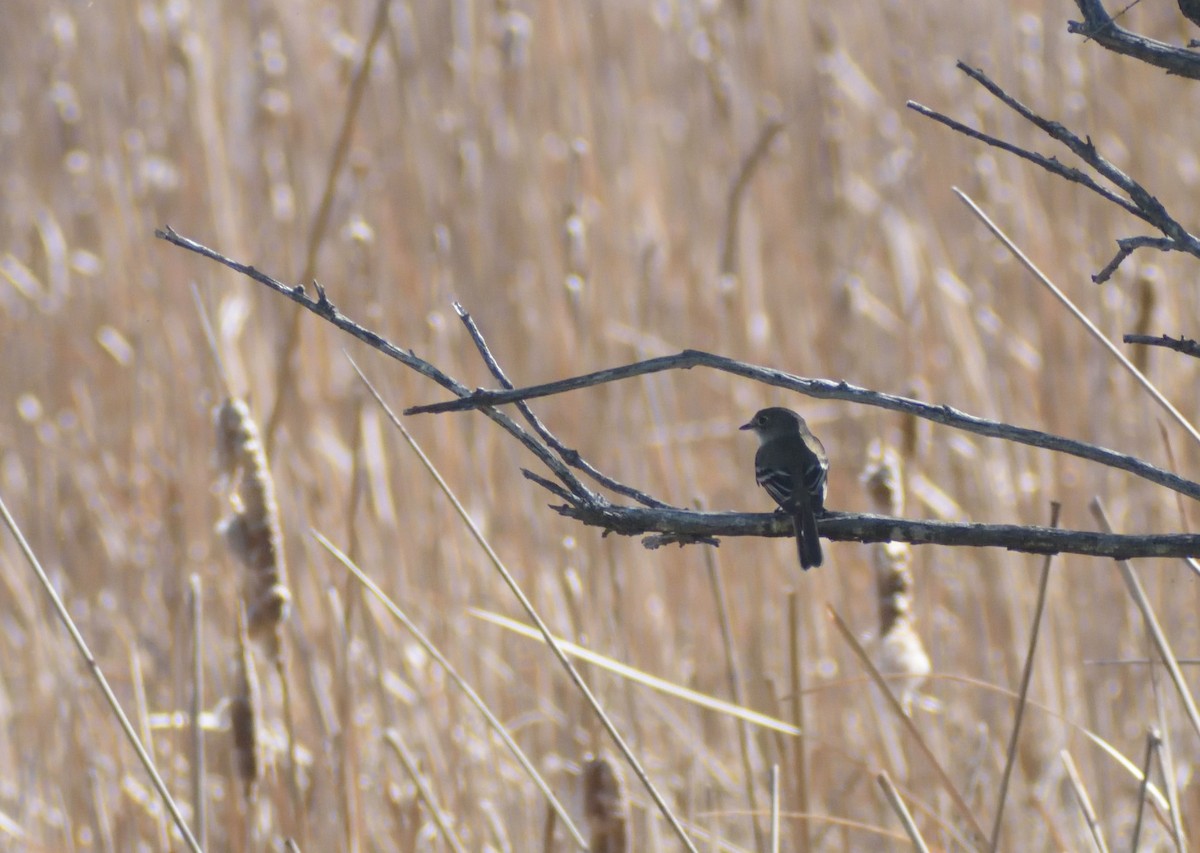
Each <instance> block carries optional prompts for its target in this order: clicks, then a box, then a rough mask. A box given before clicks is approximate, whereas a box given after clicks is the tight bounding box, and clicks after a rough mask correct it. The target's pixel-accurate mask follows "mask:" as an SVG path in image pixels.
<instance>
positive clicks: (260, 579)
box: [216, 398, 292, 659]
mask: <svg viewBox="0 0 1200 853" xmlns="http://www.w3.org/2000/svg"><path fill="white" fill-rule="evenodd" d="M216 428H217V465H218V467H219V468H220V470H221V473H222V474H224V475H225V476H226V477H228V478H229V480H230V485H231V491H230V496H229V502H230V504H231V506H232V507H233V512H232V514H231V515H230V516H229V517H228V518H226V519H225V520H224V521H222V522H221V525H220V528H219V529H220V532H221V534H222V535H223V536H224V537H225V541H226V543H227V544H228V545H229V547H230V549H231V550H232V551H233V553H234V554H236V555H237V557H238V559H240V560H241V562H242V565H243V566H244V567H245V569H246V571H245V573H244V575H243V578H242V600H243V602H244V604H245V608H246V619H247V624H248V628H249V634H250V636H251V637H252V638H254V639H256V640H258V641H260V642H262V643H263V644H264V645H265V646H266V648H267V651H268V653H269V654H270V655H271V656H272V657H273V658H276V659H278V657H279V655H280V653H281V636H280V629H281V627H282V623H283V620H284V619H285V618H286V617H287V613H288V608H289V606H290V604H291V599H292V596H291V593H290V592H288V588H287V567H286V565H285V563H284V559H283V535H282V533H281V530H280V526H279V506H278V504H276V503H275V486H274V483H273V481H272V480H271V471H270V469H269V468H268V467H267V455H266V452H265V451H264V450H263V446H262V442H261V441H260V440H259V437H258V428H257V427H256V426H255V425H254V420H253V418H251V417H250V409H249V407H247V406H246V404H245V403H244V402H243V401H241V400H237V399H233V398H230V399H227V400H225V402H224V403H222V404H221V406H220V407H219V408H218V409H217V412H216Z"/></svg>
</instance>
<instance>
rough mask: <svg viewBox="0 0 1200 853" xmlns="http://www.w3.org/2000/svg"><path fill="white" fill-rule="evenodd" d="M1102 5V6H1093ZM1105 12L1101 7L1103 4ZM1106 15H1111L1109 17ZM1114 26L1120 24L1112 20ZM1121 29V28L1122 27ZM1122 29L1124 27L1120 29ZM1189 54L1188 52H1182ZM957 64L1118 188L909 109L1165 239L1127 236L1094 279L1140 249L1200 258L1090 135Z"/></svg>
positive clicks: (1194, 244) (1191, 239) (1197, 245)
mask: <svg viewBox="0 0 1200 853" xmlns="http://www.w3.org/2000/svg"><path fill="white" fill-rule="evenodd" d="M1085 5H1087V6H1091V5H1093V4H1085V3H1083V2H1081V3H1080V6H1081V7H1083V6H1085ZM1095 5H1097V6H1098V5H1099V4H1095ZM1101 11H1103V8H1102V7H1101ZM1106 17H1107V16H1106ZM1112 26H1113V27H1116V24H1112ZM1118 29H1119V28H1118ZM1122 32H1124V31H1122ZM1184 52H1185V53H1186V51H1184ZM1192 56H1193V62H1198V63H1200V59H1198V58H1196V57H1195V56H1194V55H1192ZM958 68H959V70H960V71H962V72H963V73H964V74H966V75H967V76H968V77H970V78H971V79H972V80H974V81H975V82H976V83H978V84H979V85H981V86H983V87H984V88H985V89H987V90H988V91H989V92H990V93H991V94H992V95H994V96H995V97H996V98H997V99H998V100H999V101H1000V102H1001V103H1003V104H1004V105H1005V106H1007V107H1009V108H1010V109H1012V110H1013V111H1014V112H1016V113H1017V114H1018V115H1020V116H1021V118H1023V119H1025V120H1026V121H1028V122H1030V123H1031V124H1033V125H1034V126H1035V127H1037V128H1038V129H1039V130H1041V131H1042V132H1043V133H1045V134H1046V135H1047V136H1049V137H1050V138H1051V139H1053V140H1055V141H1056V142H1059V143H1061V144H1062V145H1064V146H1065V147H1066V148H1067V149H1068V150H1070V151H1071V152H1072V153H1073V154H1075V155H1076V156H1077V157H1078V158H1079V159H1080V160H1082V161H1083V162H1084V163H1085V164H1087V165H1088V166H1090V167H1091V168H1092V169H1093V170H1094V171H1095V172H1096V173H1097V174H1098V175H1099V176H1100V178H1102V179H1103V180H1104V181H1106V182H1107V183H1109V184H1111V185H1112V186H1113V187H1116V190H1118V191H1119V192H1118V191H1114V190H1113V189H1111V188H1109V187H1106V186H1104V185H1103V184H1102V183H1100V181H1098V180H1097V179H1096V178H1094V177H1093V176H1091V175H1089V174H1088V173H1086V172H1084V171H1082V170H1080V169H1076V168H1072V167H1070V166H1066V165H1064V164H1062V163H1060V162H1059V161H1058V158H1057V157H1048V156H1046V155H1044V154H1039V153H1038V152H1036V151H1030V150H1029V149H1026V148H1022V147H1021V146H1019V145H1015V144H1013V143H1011V142H1005V141H1004V140H1001V139H998V138H997V137H994V136H991V135H990V134H986V133H982V132H981V131H978V130H974V129H972V128H969V127H967V126H966V125H964V124H962V123H961V122H958V121H955V120H954V119H952V118H950V117H949V116H946V115H943V114H942V113H940V112H938V111H937V110H933V109H930V108H929V107H926V106H924V105H922V104H918V103H917V102H915V101H909V102H908V108H909V109H911V110H913V111H914V112H918V113H920V114H921V115H923V116H926V117H927V118H931V119H933V120H934V121H937V122H939V123H941V124H944V125H946V126H947V127H949V128H950V129H951V130H954V131H956V132H958V133H961V134H963V135H965V136H969V137H971V138H972V139H978V140H979V141H981V142H984V143H986V144H988V145H991V146H992V147H994V148H999V149H1000V150H1002V151H1007V152H1009V153H1010V154H1015V155H1016V156H1018V157H1021V158H1022V159H1025V160H1028V161H1029V162H1031V163H1033V164H1035V165H1037V166H1039V167H1041V168H1042V169H1045V170H1046V171H1047V172H1049V173H1050V174H1052V175H1056V176H1058V177H1060V178H1062V179H1064V180H1067V181H1070V182H1072V183H1076V184H1079V185H1080V186H1083V187H1086V188H1087V189H1089V190H1091V191H1092V192H1094V193H1096V194H1097V195H1099V196H1100V197H1101V198H1103V199H1104V200H1105V201H1107V202H1109V203H1111V204H1115V205H1117V206H1118V207H1120V208H1121V209H1122V210H1124V211H1125V212H1126V213H1128V214H1130V215H1131V216H1134V217H1137V218H1138V219H1140V220H1142V221H1143V222H1145V223H1146V224H1147V225H1149V226H1151V227H1152V228H1155V229H1156V230H1158V231H1159V232H1160V233H1161V234H1162V235H1163V236H1162V237H1146V236H1136V237H1126V238H1123V239H1121V240H1118V241H1117V253H1116V254H1115V255H1114V256H1113V258H1112V260H1111V261H1109V262H1108V264H1106V265H1105V266H1104V268H1103V269H1102V270H1100V272H1098V273H1096V274H1095V275H1094V276H1092V280H1093V281H1094V282H1096V283H1097V284H1100V283H1102V282H1105V281H1107V280H1108V279H1109V278H1110V277H1111V276H1112V274H1113V273H1114V272H1116V271H1117V268H1118V267H1119V266H1120V265H1121V263H1122V262H1123V261H1124V260H1125V259H1126V258H1127V257H1129V256H1130V255H1131V254H1133V252H1134V251H1135V250H1137V249H1142V248H1153V249H1158V250H1159V251H1163V252H1186V253H1187V254H1189V255H1192V256H1193V257H1196V258H1200V239H1197V238H1196V237H1195V236H1194V235H1192V234H1191V232H1189V231H1188V230H1187V229H1186V228H1184V227H1183V225H1181V224H1180V223H1179V221H1178V220H1176V219H1175V218H1174V217H1173V216H1172V215H1171V214H1170V213H1169V212H1168V211H1167V209H1166V207H1164V206H1163V204H1162V202H1160V201H1159V200H1158V199H1157V198H1155V197H1154V195H1153V194H1152V193H1150V192H1149V191H1148V190H1147V189H1146V188H1145V187H1143V186H1142V185H1141V184H1140V183H1139V182H1138V181H1136V180H1134V179H1133V178H1132V177H1130V176H1129V175H1127V174H1125V173H1124V172H1123V171H1121V170H1120V169H1118V168H1117V167H1116V166H1115V165H1114V164H1113V163H1111V162H1109V161H1108V160H1107V159H1106V158H1105V157H1103V156H1102V155H1101V154H1100V152H1099V151H1097V150H1096V146H1095V144H1094V143H1093V142H1092V140H1091V139H1090V138H1088V137H1081V136H1079V135H1078V134H1076V133H1073V132H1072V131H1070V130H1068V129H1067V128H1066V127H1065V126H1064V125H1062V124H1060V123H1059V122H1057V121H1052V120H1050V119H1047V118H1044V117H1042V116H1041V115H1039V114H1038V113H1036V112H1034V111H1033V110H1032V109H1030V108H1029V107H1027V106H1026V105H1025V104H1023V103H1021V102H1020V101H1018V100H1017V99H1016V98H1014V97H1013V96H1012V95H1010V94H1008V92H1006V91H1005V90H1004V89H1003V88H1001V87H1000V86H999V85H997V84H996V83H995V82H994V81H993V80H992V79H991V78H990V77H988V76H987V75H986V74H985V73H984V72H983V71H981V70H980V69H978V68H972V67H971V66H969V65H967V64H966V63H965V62H959V63H958Z"/></svg>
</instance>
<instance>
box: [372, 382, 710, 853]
mask: <svg viewBox="0 0 1200 853" xmlns="http://www.w3.org/2000/svg"><path fill="white" fill-rule="evenodd" d="M349 360H350V364H351V365H352V366H353V367H354V370H355V372H356V373H358V376H359V378H360V379H361V380H362V381H363V383H364V384H365V385H366V386H367V389H368V390H369V391H370V392H371V395H372V396H373V397H374V398H375V401H376V402H377V403H379V405H380V406H381V407H382V408H383V411H384V413H385V414H387V416H388V418H389V419H390V420H391V422H392V424H393V425H394V426H395V427H396V429H398V430H399V431H400V434H401V435H402V436H404V440H405V441H406V442H408V445H409V447H411V448H412V450H413V452H414V453H416V454H417V457H418V458H419V459H420V460H421V464H423V465H424V466H425V469H426V470H427V471H428V472H429V475H430V476H431V477H432V478H433V479H434V481H435V482H436V483H437V485H438V488H440V489H441V490H442V493H443V494H445V495H446V497H447V498H448V499H449V500H450V503H451V505H452V506H453V507H454V510H455V512H457V513H458V515H459V517H460V518H461V519H462V520H463V523H464V524H466V526H467V529H468V530H469V531H470V532H471V536H472V537H473V538H474V539H475V541H476V542H477V543H478V544H479V546H480V547H481V548H482V549H483V550H484V553H485V554H487V557H488V560H489V561H490V562H491V564H492V566H493V567H494V568H495V569H496V571H497V572H498V573H499V574H500V577H501V578H502V579H503V581H504V583H505V585H506V586H507V587H508V588H509V591H510V592H512V594H513V596H514V597H516V599H517V602H518V603H519V604H520V605H521V608H522V609H523V610H524V611H525V614H526V615H527V616H528V617H529V619H530V621H531V622H533V623H534V624H535V625H536V626H537V629H538V631H539V632H540V633H541V635H542V638H543V639H544V640H545V642H546V645H548V646H549V647H550V650H551V652H552V653H553V654H554V657H555V658H557V659H558V662H559V664H560V665H561V666H562V667H563V669H564V670H566V672H567V676H568V677H569V678H570V679H571V682H572V683H573V684H574V685H575V689H576V690H578V691H579V693H580V695H582V696H583V699H584V701H585V702H586V703H587V705H588V706H589V707H590V708H591V709H592V713H593V714H595V716H596V719H597V720H599V721H600V725H602V726H603V727H604V730H605V731H606V732H607V733H608V736H609V737H610V738H611V739H612V741H613V743H614V745H615V746H616V747H617V750H618V751H619V752H620V753H621V755H623V756H624V758H625V761H626V762H627V763H628V764H629V766H630V768H631V769H632V770H633V772H634V774H635V775H636V776H637V777H638V781H640V782H641V783H642V786H643V787H644V788H645V789H646V792H647V793H648V794H649V795H650V798H651V799H652V800H654V805H655V806H656V807H657V808H658V811H659V813H660V814H661V815H662V816H663V818H664V819H665V820H666V821H667V824H668V825H669V826H670V827H671V831H672V832H673V833H674V834H675V837H676V838H678V839H679V841H680V843H682V844H683V846H684V848H685V849H687V850H690V851H693V853H695V850H696V847H695V845H694V844H692V841H691V839H690V838H688V835H687V832H686V831H685V830H684V828H683V824H681V823H680V822H679V818H678V817H676V816H675V813H674V812H673V811H672V810H671V807H670V806H669V805H668V804H667V801H666V800H665V799H664V798H663V796H662V794H661V793H659V790H658V788H657V787H656V786H655V785H654V783H653V782H652V781H651V780H650V777H649V776H648V775H647V774H646V771H645V769H643V767H642V765H641V762H640V761H638V760H637V757H636V756H634V754H633V750H631V749H630V748H629V745H628V744H627V743H626V742H625V738H624V737H622V736H621V733H620V732H619V731H618V730H617V727H616V725H615V724H614V723H613V721H612V720H611V719H609V716H608V714H607V713H606V712H605V711H604V708H603V707H601V705H600V701H599V700H598V699H597V698H596V696H595V694H593V693H592V691H591V688H589V687H588V686H587V684H586V682H584V680H583V677H582V676H581V675H580V674H579V672H578V671H577V670H576V669H575V667H574V666H573V665H572V664H571V661H570V660H569V659H568V658H567V656H566V654H565V653H564V652H563V650H562V648H561V646H560V644H559V642H558V640H556V639H555V637H554V635H553V634H552V633H551V632H550V628H549V627H548V626H547V625H546V623H545V621H544V620H543V619H542V617H541V616H539V615H538V612H537V610H536V609H535V608H534V606H533V602H531V601H530V600H529V597H528V596H527V595H525V592H524V590H522V589H521V586H520V584H518V583H517V580H516V578H515V577H513V575H512V572H510V571H509V570H508V567H507V566H505V565H504V562H503V561H502V560H501V559H500V555H499V554H497V553H496V551H495V549H493V548H492V545H491V543H490V542H488V540H487V538H486V537H485V536H484V535H483V533H482V531H480V529H479V527H478V526H477V525H476V524H475V521H474V519H472V518H471V515H470V513H468V512H467V510H466V508H465V507H463V505H462V502H461V501H459V499H458V496H457V495H455V494H454V492H453V490H451V488H450V486H449V484H447V483H446V481H445V479H444V478H443V477H442V475H441V473H440V472H439V471H438V470H437V468H436V467H435V466H434V464H433V462H431V461H430V459H429V457H428V456H426V455H425V452H424V451H423V450H421V447H420V445H418V444H417V442H416V439H414V438H413V437H412V435H411V434H410V433H409V431H408V430H407V429H405V428H404V425H403V424H402V423H400V419H399V418H397V417H396V415H395V413H394V412H392V410H391V408H390V407H389V406H388V405H387V403H385V402H384V400H383V398H382V397H380V396H379V392H377V391H376V390H375V388H374V386H372V385H371V383H370V382H369V381H368V380H367V377H366V376H364V375H363V372H362V371H361V370H359V368H358V365H357V364H355V363H354V360H353V359H349Z"/></svg>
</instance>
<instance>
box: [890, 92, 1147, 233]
mask: <svg viewBox="0 0 1200 853" xmlns="http://www.w3.org/2000/svg"><path fill="white" fill-rule="evenodd" d="M907 106H908V108H909V109H910V110H912V111H913V112H917V113H920V114H921V115H923V116H925V117H926V118H931V119H933V120H934V121H936V122H938V123H940V124H944V125H946V127H948V128H950V129H951V130H954V131H957V132H958V133H961V134H962V135H963V136H969V137H971V138H972V139H978V140H979V141H980V142H984V143H987V144H988V145H991V146H992V147H993V148H999V149H1000V150H1001V151H1007V152H1008V153H1009V154H1015V155H1016V156H1018V157H1020V158H1021V159H1023V160H1028V161H1029V162H1030V163H1033V164H1035V165H1038V166H1041V167H1042V168H1043V169H1045V170H1046V171H1047V172H1049V173H1050V174H1052V175H1058V176H1059V177H1060V178H1062V179H1063V180H1066V181H1070V182H1071V183H1074V184H1080V185H1081V186H1084V187H1087V188H1088V189H1089V190H1091V191H1092V192H1094V193H1096V194H1098V195H1099V196H1100V197H1101V198H1103V199H1104V200H1105V201H1110V202H1112V203H1113V204H1115V205H1117V206H1118V207H1120V208H1122V209H1123V210H1125V212H1126V213H1130V214H1132V215H1134V216H1136V217H1138V218H1143V217H1142V213H1141V211H1139V210H1138V209H1137V207H1136V206H1135V205H1134V204H1133V203H1132V202H1130V201H1129V200H1127V199H1124V198H1121V196H1119V195H1117V194H1116V193H1114V192H1113V191H1112V190H1110V189H1108V188H1107V187H1104V186H1101V185H1100V184H1098V183H1096V181H1095V179H1094V178H1092V177H1091V176H1090V175H1088V174H1086V173H1085V172H1081V171H1079V170H1078V169H1075V168H1072V167H1070V166H1066V165H1064V164H1063V163H1061V162H1059V160H1058V158H1057V157H1047V156H1045V155H1044V154H1039V153H1037V152H1036V151H1030V150H1028V149H1026V148H1022V147H1021V146H1019V145H1014V144H1012V143H1011V142H1005V141H1004V140H1002V139H999V138H997V137H995V136H992V135H991V134H987V133H983V132H982V131H978V130H975V129H974V128H971V127H967V126H966V125H965V124H963V123H961V122H958V121H955V120H954V119H952V118H950V117H949V116H947V115H944V114H943V113H939V112H938V111H937V110H934V109H930V108H929V107H927V106H925V105H924V104H919V103H917V102H916V101H909V102H908V104H907Z"/></svg>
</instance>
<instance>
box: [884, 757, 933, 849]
mask: <svg viewBox="0 0 1200 853" xmlns="http://www.w3.org/2000/svg"><path fill="white" fill-rule="evenodd" d="M875 781H876V782H878V783H879V787H880V788H882V789H883V796H884V797H886V798H887V801H888V805H890V806H891V807H892V811H894V812H895V813H896V817H898V818H900V825H901V826H903V827H904V831H905V832H906V833H907V834H908V840H909V841H911V842H912V844H913V849H914V850H916V851H917V853H929V847H928V845H926V844H925V839H924V838H922V837H921V830H919V829H918V828H917V824H916V821H914V820H913V816H912V813H911V812H909V810H908V806H906V805H904V800H902V799H901V798H900V792H899V791H897V790H896V786H895V785H893V784H892V780H891V779H890V778H889V777H888V775H887V773H880V774H879V775H878V776H876V777H875Z"/></svg>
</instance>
